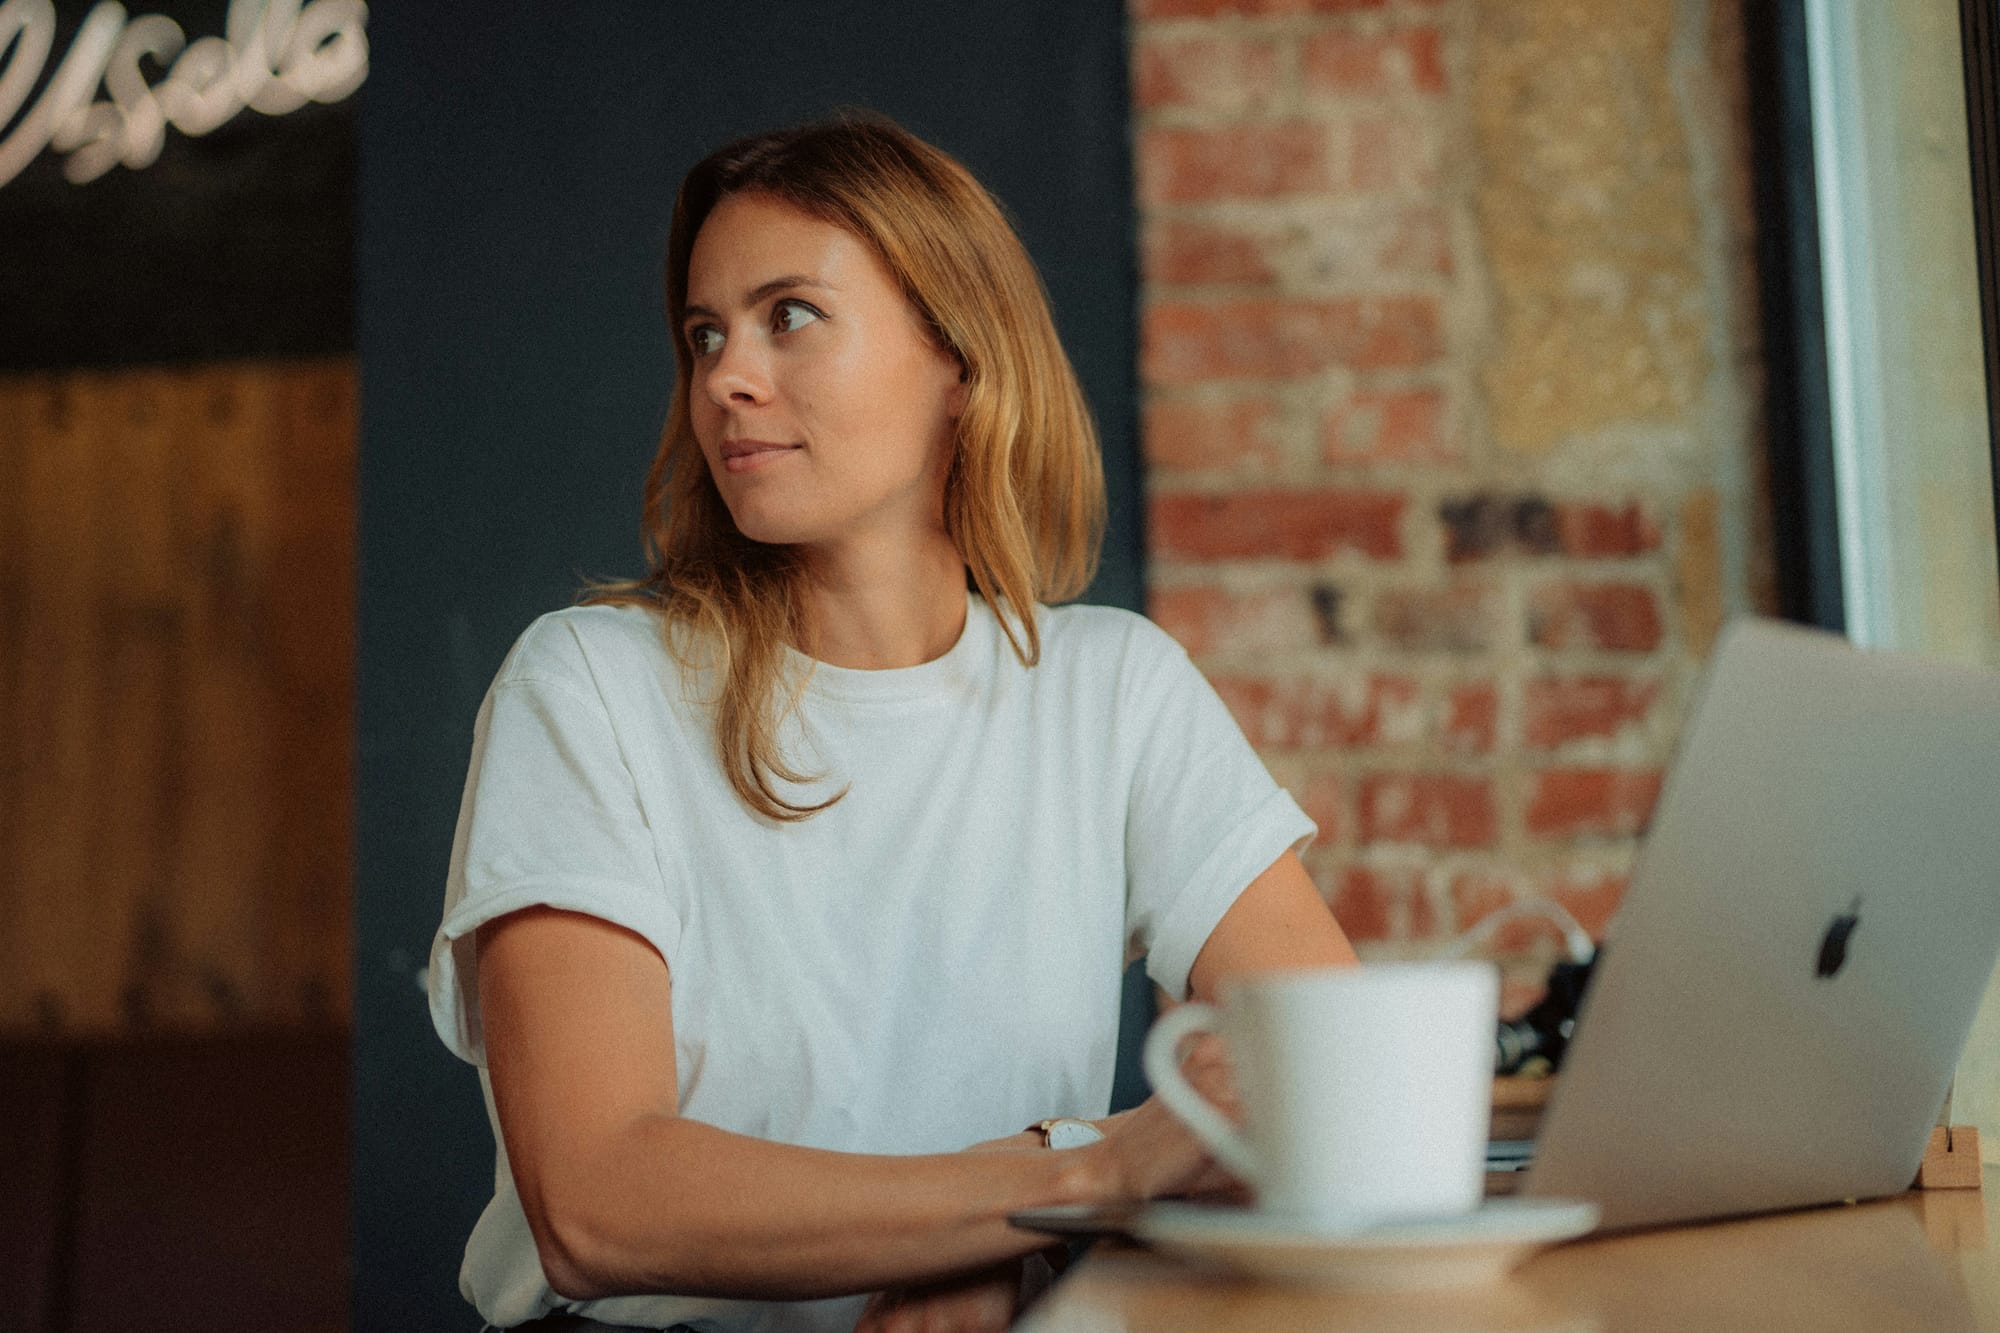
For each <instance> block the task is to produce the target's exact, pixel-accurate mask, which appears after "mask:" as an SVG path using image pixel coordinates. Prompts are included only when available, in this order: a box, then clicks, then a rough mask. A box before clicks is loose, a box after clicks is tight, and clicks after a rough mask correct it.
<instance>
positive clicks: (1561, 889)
mask: <svg viewBox="0 0 2000 1333" xmlns="http://www.w3.org/2000/svg"><path fill="white" fill-rule="evenodd" d="M1625 885H1626V878H1625V876H1623V875H1592V876H1590V877H1588V878H1583V879H1571V878H1565V879H1562V880H1560V881H1558V882H1557V883H1556V884H1554V885H1553V886H1551V887H1550V890H1549V897H1551V898H1553V899H1555V901H1557V902H1558V903H1561V904H1562V905H1563V906H1564V907H1565V908H1567V909H1568V910H1569V914H1570V915H1571V916H1573V917H1575V918H1576V923H1577V924H1578V925H1579V926H1582V927H1583V928H1584V929H1585V930H1587V931H1589V932H1590V938H1592V939H1593V940H1602V939H1603V938H1604V932H1605V931H1606V930H1607V929H1608V928H1609V927H1610V925H1611V918H1612V916H1613V914H1615V913H1616V912H1617V911H1618V906H1619V904H1620V903H1622V902H1624V901H1625Z"/></svg>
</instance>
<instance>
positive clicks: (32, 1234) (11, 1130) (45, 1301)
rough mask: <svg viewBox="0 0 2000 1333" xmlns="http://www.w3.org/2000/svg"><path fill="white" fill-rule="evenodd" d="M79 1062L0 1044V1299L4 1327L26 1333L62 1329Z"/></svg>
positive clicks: (71, 1239)
mask: <svg viewBox="0 0 2000 1333" xmlns="http://www.w3.org/2000/svg"><path fill="white" fill-rule="evenodd" d="M82 1063H83V1060H82V1056H81V1055H79V1054H78V1053H76V1052H73V1051H69V1050H64V1049H60V1048H57V1047H54V1046H26V1047H21V1046H7V1045H4V1044H0V1169H4V1170H5V1171H6V1182H7V1185H6V1188H7V1196H6V1197H7V1202H6V1205H5V1206H4V1207H0V1293H4V1297H5V1303H6V1308H7V1318H8V1319H9V1320H11V1321H15V1322H14V1323H12V1324H11V1325H10V1326H11V1327H17V1328H21V1329H24V1330H30V1331H31V1333H40V1330H42V1329H45V1328H56V1327H60V1326H62V1325H63V1324H65V1323H67V1319H66V1315H65V1306H64V1298H65V1296H66V1294H67V1291H68V1288H69V1286H70V1285H71V1284H70V1283H69V1282H68V1281H67V1280H66V1278H65V1274H66V1273H68V1272H70V1271H72V1265H71V1262H70V1261H71V1259H72V1258H73V1255H74V1250H75V1236H76V1228H75V1226H74V1218H75V1200H74V1194H75V1188H76V1184H77V1181H76V1179H75V1174H76V1173H75V1171H74V1168H75V1164H76V1158H77V1155H78V1154H77V1152H76V1148H77V1146H78V1144H77V1140H78V1138H79V1137H80V1132H81V1128H82V1126H81V1123H80V1122H81V1120H82V1110H81V1106H82V1099H81V1097H80V1096H78V1095H77V1094H78V1093H80V1092H81V1086H80V1078H79V1070H80V1068H81V1065H82Z"/></svg>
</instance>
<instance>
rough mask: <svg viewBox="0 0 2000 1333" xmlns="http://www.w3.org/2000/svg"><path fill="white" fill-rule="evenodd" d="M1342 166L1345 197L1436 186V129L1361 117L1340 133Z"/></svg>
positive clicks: (1402, 120) (1395, 119) (1404, 119)
mask: <svg viewBox="0 0 2000 1333" xmlns="http://www.w3.org/2000/svg"><path fill="white" fill-rule="evenodd" d="M1343 136H1344V138H1345V141H1346V152H1345V154H1344V158H1345V166H1344V169H1343V170H1342V171H1341V174H1340V185H1341V188H1342V190H1343V192H1345V193H1347V194H1372V193H1379V192H1382V191H1389V190H1401V189H1422V190H1426V191H1433V192H1434V191H1435V190H1436V188H1437V186H1438V140H1437V134H1436V131H1435V127H1433V126H1432V125H1430V124H1429V123H1428V122H1424V121H1419V120H1413V119H1411V118H1409V117H1405V116H1381V115H1371V116H1362V117H1359V118H1357V119H1355V120H1354V121H1352V122H1351V123H1349V124H1348V125H1346V126H1345V127H1344V129H1343Z"/></svg>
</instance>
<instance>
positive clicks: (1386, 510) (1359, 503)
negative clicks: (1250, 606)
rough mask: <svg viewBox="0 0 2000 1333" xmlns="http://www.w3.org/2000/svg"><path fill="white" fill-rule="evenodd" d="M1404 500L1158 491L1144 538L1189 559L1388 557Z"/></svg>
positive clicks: (1360, 494) (1370, 495) (1395, 555)
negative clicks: (1345, 553)
mask: <svg viewBox="0 0 2000 1333" xmlns="http://www.w3.org/2000/svg"><path fill="white" fill-rule="evenodd" d="M1407 503H1408V500H1407V497H1405V496H1403V495H1401V494H1398V493H1396V492H1394V491H1359V490H1313V491H1272V490H1265V491H1239V492H1235V493H1233V494H1226V495H1158V496H1155V497H1154V498H1153V502H1152V504H1151V506H1150V507H1149V509H1148V517H1149V519H1150V523H1149V530H1148V533H1147V536H1148V539H1149V542H1148V544H1149V545H1150V546H1151V548H1152V549H1153V550H1154V551H1155V552H1156V553H1158V554H1160V555H1165V556H1176V557H1180V558H1182V559H1189V560H1240V559H1258V558H1263V559H1280V560H1321V559H1324V558H1326V557H1327V556H1330V555H1332V554H1334V553H1335V552H1339V551H1354V552H1356V553H1358V554H1360V555H1364V556H1367V557H1368V558H1369V559H1372V560H1395V559H1399V558H1401V556H1402V554H1403V542H1402V536H1401V531H1400V524H1401V522H1402V517H1403V510H1404V507H1405V506H1406V504H1407Z"/></svg>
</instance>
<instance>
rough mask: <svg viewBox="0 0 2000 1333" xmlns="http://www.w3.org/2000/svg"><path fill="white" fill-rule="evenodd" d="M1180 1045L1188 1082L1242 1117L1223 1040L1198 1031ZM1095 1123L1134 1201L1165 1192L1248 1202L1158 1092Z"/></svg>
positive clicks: (1245, 1190)
mask: <svg viewBox="0 0 2000 1333" xmlns="http://www.w3.org/2000/svg"><path fill="white" fill-rule="evenodd" d="M1183 1049H1184V1050H1185V1051H1186V1054H1185V1055H1183V1056H1182V1057H1181V1072H1182V1073H1183V1074H1184V1075H1185V1076H1186V1077H1187V1080H1188V1082H1189V1083H1191V1084H1193V1085H1194V1088H1195V1090H1196V1091H1197V1092H1199V1093H1200V1094H1201V1095H1202V1096H1204V1097H1206V1098H1208V1100H1209V1101H1210V1102H1212V1103H1214V1104H1215V1107H1216V1109H1217V1110H1219V1111H1221V1112H1222V1113H1223V1114H1224V1115H1226V1116H1228V1117H1229V1118H1230V1119H1231V1120H1235V1121H1241V1120H1242V1118H1243V1109H1242V1105H1241V1103H1240V1102H1238V1100H1237V1097H1236V1083H1235V1077H1234V1074H1233V1071H1232V1070H1231V1068H1230V1064H1229V1057H1228V1055H1227V1054H1226V1053H1225V1052H1224V1050H1223V1046H1222V1041H1221V1039H1220V1038H1218V1037H1216V1036H1214V1035H1213V1034H1212V1033H1202V1034H1199V1035H1197V1036H1196V1037H1194V1038H1192V1039H1191V1040H1190V1041H1188V1042H1187V1043H1186V1044H1185V1046H1184V1047H1183ZM1098 1124H1099V1127H1100V1128H1102V1129H1103V1130H1104V1136H1105V1144H1104V1146H1105V1147H1106V1148H1107V1149H1108V1150H1109V1151H1110V1153H1111V1156H1112V1160H1113V1162H1114V1163H1115V1166H1116V1172H1117V1178H1118V1181H1119V1186H1118V1189H1119V1193H1120V1194H1121V1196H1122V1197H1124V1198H1126V1199H1128V1200H1131V1201H1134V1202H1138V1201H1143V1200H1146V1199H1157V1198H1163V1197H1180V1198H1225V1199H1231V1200H1235V1201H1241V1202H1247V1201H1248V1199H1249V1190H1248V1187H1247V1186H1245V1185H1244V1183H1243V1182H1242V1181H1239V1180H1238V1179H1236V1177H1235V1176H1233V1175H1231V1174H1230V1173H1229V1172H1227V1171H1225V1170H1223V1168H1222V1167H1221V1166H1219V1165H1217V1163H1216V1161H1215V1159H1214V1158H1213V1157H1212V1156H1210V1154H1209V1151H1208V1148H1207V1147H1206V1146H1205V1145H1204V1144H1203V1143H1202V1141H1201V1140H1200V1139H1198V1138H1196V1137H1195V1136H1194V1132H1193V1131H1192V1130H1190V1129H1189V1128H1188V1127H1187V1125H1186V1124H1185V1123H1184V1122H1183V1121H1182V1120H1181V1118H1180V1117H1179V1116H1177V1115H1175V1114H1174V1113H1173V1112H1172V1111H1171V1110H1169V1109H1168V1108H1167V1105H1166V1103H1164V1102H1162V1101H1161V1100H1160V1099H1159V1098H1158V1097H1157V1096H1154V1097H1148V1098H1147V1099H1146V1100H1145V1101H1144V1102H1142V1103H1141V1104H1140V1105H1138V1106H1135V1107H1133V1108H1132V1109H1131V1110H1129V1111H1123V1112H1120V1113H1119V1114H1117V1115H1114V1116H1112V1117H1110V1118H1109V1119H1108V1120H1102V1121H1099V1122H1098Z"/></svg>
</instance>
